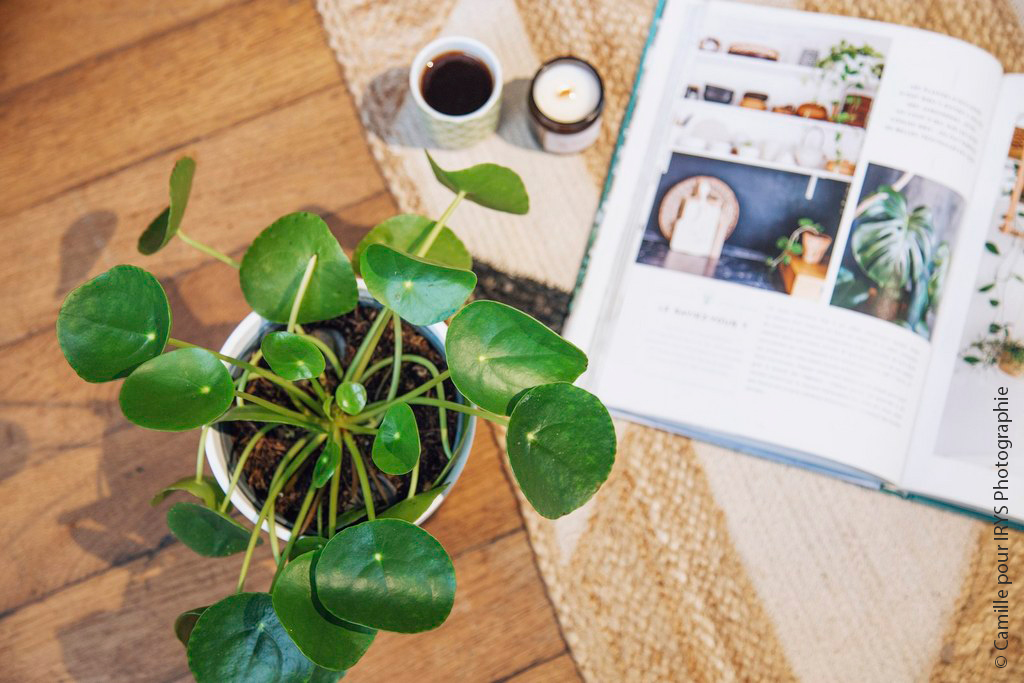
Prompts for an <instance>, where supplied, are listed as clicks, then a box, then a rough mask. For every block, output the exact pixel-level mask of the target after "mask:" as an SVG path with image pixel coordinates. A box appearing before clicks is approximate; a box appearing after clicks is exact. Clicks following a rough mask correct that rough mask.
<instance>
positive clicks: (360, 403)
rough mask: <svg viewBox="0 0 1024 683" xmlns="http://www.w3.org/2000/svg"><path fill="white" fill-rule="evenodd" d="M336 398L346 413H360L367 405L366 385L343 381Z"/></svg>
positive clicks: (335, 394)
mask: <svg viewBox="0 0 1024 683" xmlns="http://www.w3.org/2000/svg"><path fill="white" fill-rule="evenodd" d="M334 398H335V400H336V401H337V402H338V405H339V406H341V409H342V410H344V411H345V412H346V413H348V414H349V415H358V414H359V413H360V411H362V409H363V408H365V407H366V387H364V386H363V385H362V384H360V383H359V382H342V383H341V384H339V385H338V389H337V390H336V391H335V392H334Z"/></svg>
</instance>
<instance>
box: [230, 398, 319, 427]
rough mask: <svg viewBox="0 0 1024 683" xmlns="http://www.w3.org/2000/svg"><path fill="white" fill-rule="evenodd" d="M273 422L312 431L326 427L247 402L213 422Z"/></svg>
mask: <svg viewBox="0 0 1024 683" xmlns="http://www.w3.org/2000/svg"><path fill="white" fill-rule="evenodd" d="M238 421H241V422H273V423H277V424H283V425H295V426H296V427H302V428H303V429H306V430H309V431H311V432H322V431H324V428H323V427H322V426H320V425H318V424H316V423H314V422H307V421H305V420H300V419H299V418H297V417H290V416H288V415H282V414H281V413H277V412H274V411H273V410H268V409H267V408H264V407H262V406H254V405H250V404H246V405H244V406H234V407H232V408H230V409H229V410H228V411H227V412H226V413H224V414H223V415H221V416H220V417H218V418H217V419H216V420H213V422H238Z"/></svg>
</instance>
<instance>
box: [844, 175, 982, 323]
mask: <svg viewBox="0 0 1024 683" xmlns="http://www.w3.org/2000/svg"><path fill="white" fill-rule="evenodd" d="M963 209H964V199H963V197H961V196H960V195H959V194H957V193H956V192H954V191H953V190H951V189H949V188H948V187H946V186H944V185H942V184H940V183H937V182H935V181H933V180H929V179H927V178H922V177H921V176H918V175H915V174H913V173H910V172H907V171H901V170H898V169H894V168H887V167H885V166H879V165H876V164H870V165H869V166H868V169H867V172H866V173H865V175H864V184H863V186H862V188H861V193H860V197H859V199H858V203H857V210H856V212H855V215H854V223H853V228H852V230H851V232H850V237H849V239H848V240H847V242H846V250H845V253H844V254H843V259H842V262H841V264H840V267H839V272H838V274H837V276H836V284H835V288H834V289H833V291H832V305H833V306H839V307H842V308H848V309H850V310H854V311H857V312H859V313H865V314H867V315H871V316H874V317H876V318H881V319H882V320H888V321H889V322H892V323H895V324H897V325H900V326H901V327H904V328H906V329H908V330H911V331H913V332H915V333H917V334H919V335H921V336H922V337H924V338H925V339H929V338H930V337H931V331H932V328H933V326H934V323H935V315H936V312H937V311H938V307H939V304H940V302H941V297H942V288H943V286H944V284H945V281H946V274H947V273H948V271H949V263H950V254H951V249H952V248H953V246H954V241H955V238H956V234H957V231H958V229H959V227H960V221H961V218H962V216H963Z"/></svg>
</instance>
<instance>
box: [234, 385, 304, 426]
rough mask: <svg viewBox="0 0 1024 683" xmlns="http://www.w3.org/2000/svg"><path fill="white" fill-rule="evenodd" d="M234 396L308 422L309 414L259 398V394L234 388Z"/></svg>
mask: <svg viewBox="0 0 1024 683" xmlns="http://www.w3.org/2000/svg"><path fill="white" fill-rule="evenodd" d="M235 396H237V397H239V398H243V399H245V400H246V401H249V402H251V403H255V404H256V405H258V406H260V407H262V408H266V409H267V410H269V411H271V412H274V413H277V414H278V415H284V416H285V417H290V418H292V419H294V420H301V421H302V422H304V423H307V424H308V423H309V420H310V417H309V416H307V415H303V414H302V413H297V412H295V411H294V410H288V409H287V408H283V407H281V406H279V405H277V404H276V403H274V402H273V401H268V400H266V399H263V398H260V397H259V396H253V395H252V394H249V393H246V392H244V391H238V390H237V389H235ZM313 419H315V418H313Z"/></svg>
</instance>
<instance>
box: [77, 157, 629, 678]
mask: <svg viewBox="0 0 1024 683" xmlns="http://www.w3.org/2000/svg"><path fill="white" fill-rule="evenodd" d="M428 159H429V161H430V165H431V167H432V169H433V172H434V175H435V177H436V178H437V180H438V181H440V182H441V183H442V184H443V185H444V186H446V187H447V188H449V189H450V190H452V192H454V193H455V197H454V199H453V201H452V203H451V205H450V206H449V207H448V208H447V209H446V210H445V211H444V213H443V214H442V215H441V216H440V217H439V218H438V219H437V220H436V221H432V220H430V219H428V218H425V217H422V216H415V215H402V216H397V217H395V218H392V219H389V220H387V221H385V222H384V223H382V224H380V225H378V226H376V227H375V228H373V229H372V230H371V231H370V232H369V233H368V234H367V236H366V237H365V238H364V239H363V240H362V242H361V243H360V244H359V245H358V247H357V249H356V251H355V262H354V263H352V262H350V261H349V259H348V258H347V257H346V255H345V253H344V252H343V251H342V249H341V247H340V245H339V244H338V242H337V241H336V240H335V239H334V237H333V236H332V234H331V232H330V230H329V229H328V228H327V226H326V225H325V224H324V222H323V221H322V220H321V219H320V218H319V217H318V216H315V215H313V214H309V213H294V214H289V215H287V216H284V217H282V218H281V219H279V220H277V221H275V222H274V223H273V224H272V225H270V226H269V227H268V228H266V229H265V230H263V232H262V233H260V235H259V236H258V237H257V238H256V239H255V241H253V243H252V245H251V246H250V247H249V248H248V250H247V251H246V252H245V255H244V257H243V258H242V260H241V262H240V263H239V262H236V261H235V260H234V259H232V258H230V257H229V256H227V255H224V254H221V253H219V252H217V251H216V250H214V249H212V248H210V247H208V246H206V245H204V244H202V243H200V242H197V241H196V240H195V239H193V238H192V237H190V236H187V235H186V234H184V233H183V232H182V230H181V224H182V219H183V216H184V213H185V208H186V205H187V203H188V198H189V193H190V191H191V186H192V178H193V174H194V172H195V164H194V162H193V161H192V160H191V159H188V158H185V159H181V160H180V161H179V162H178V163H177V164H176V165H175V167H174V170H173V171H172V173H171V179H170V203H169V206H168V208H167V209H166V210H164V211H163V212H162V213H161V214H160V215H159V216H158V217H157V218H156V219H155V220H154V221H153V223H152V224H151V225H150V226H149V227H148V228H147V229H146V230H145V232H144V233H143V234H142V236H141V238H140V239H139V250H140V251H141V252H143V253H145V254H149V253H153V252H156V251H158V250H159V249H161V248H163V247H164V246H166V245H167V244H168V243H169V242H170V241H171V240H172V239H173V238H175V237H178V238H180V239H181V240H183V241H185V242H187V243H189V244H190V245H192V246H194V247H197V248H199V249H200V250H202V251H204V252H206V253H207V254H209V255H211V256H214V257H215V258H217V259H219V260H221V261H223V262H225V263H226V264H228V265H229V266H231V267H234V268H238V271H239V280H240V284H241V289H242V293H243V295H244V296H245V299H246V301H247V302H248V303H249V304H250V306H251V307H252V308H253V311H254V312H255V314H254V316H250V318H249V319H247V320H249V328H253V327H254V329H255V331H253V329H245V330H242V328H245V327H246V325H245V324H243V326H241V328H240V330H242V331H236V335H233V336H235V337H238V339H236V340H235V342H236V346H237V348H239V349H240V350H241V351H242V352H241V353H240V354H239V355H240V356H243V357H235V356H232V355H229V354H227V353H221V352H216V351H212V350H210V349H205V348H202V347H200V346H197V345H195V344H192V343H189V342H186V341H181V340H178V339H176V338H174V337H172V336H171V320H172V315H171V310H170V306H169V304H168V300H167V296H166V295H165V293H164V290H163V288H162V287H161V285H160V283H159V282H158V281H157V279H156V278H155V277H153V276H152V275H151V274H149V273H148V272H146V271H145V270H142V269H141V268H137V267H135V266H130V265H120V266H115V267H114V268H112V269H110V270H109V271H107V272H106V273H103V274H102V275H99V276H97V277H96V278H93V279H92V280H90V281H88V282H86V283H85V284H83V285H81V286H80V287H78V288H77V289H75V290H74V291H72V292H71V293H70V294H69V295H68V296H67V299H66V300H65V301H64V304H63V306H62V307H61V310H60V314H59V316H58V320H57V336H58V338H59V341H60V346H61V349H62V351H63V352H64V356H65V358H66V359H67V361H68V363H69V364H70V365H71V367H72V368H73V369H74V370H75V372H77V373H78V374H79V375H80V376H81V377H82V378H83V379H85V380H86V381H89V382H109V381H113V380H118V379H123V380H124V381H123V383H122V385H121V389H120V395H119V402H120V406H121V410H122V412H123V413H124V415H125V416H126V417H127V418H128V419H129V420H130V421H132V422H134V423H136V424H138V425H140V426H142V427H146V428H149V429H156V430H166V431H184V430H191V429H199V430H201V436H200V440H199V447H198V453H197V459H196V468H195V474H194V475H192V476H188V477H186V478H184V479H182V480H181V481H178V482H175V483H173V484H170V485H169V486H168V487H167V488H165V489H164V490H163V491H161V492H159V493H158V494H157V496H156V498H155V499H154V502H155V503H159V501H161V500H162V499H163V498H164V497H166V496H167V495H169V494H171V493H174V492H177V491H181V492H184V493H186V494H191V495H192V496H194V497H195V499H196V500H195V501H194V502H177V503H175V504H174V505H172V506H171V507H170V508H169V510H168V512H167V522H168V526H169V527H170V529H171V532H172V533H173V534H174V535H175V536H176V537H177V538H178V539H179V540H180V541H181V542H182V543H183V544H185V545H186V546H188V547H189V548H191V549H192V550H194V551H195V552H197V553H199V554H200V555H204V556H208V557H224V556H228V555H234V554H241V555H242V562H241V570H240V574H239V578H238V582H237V585H236V586H235V592H234V593H233V594H231V595H229V596H228V597H225V598H224V599H223V600H221V601H219V602H217V603H215V604H213V605H209V606H198V607H194V608H192V609H188V610H186V611H185V612H183V613H182V614H181V616H179V617H178V619H177V621H176V623H175V625H174V629H175V632H176V634H177V636H178V638H179V639H180V640H181V642H182V643H183V644H184V645H185V647H186V651H187V656H188V663H189V667H190V668H191V670H192V673H193V674H194V676H195V678H196V680H198V681H200V683H205V682H208V681H209V682H216V683H229V682H232V681H239V682H242V681H244V682H246V683H253V682H257V681H286V682H300V681H315V682H323V681H334V680H337V679H338V678H339V677H340V676H341V675H343V672H344V671H345V670H346V669H348V668H350V667H351V666H353V665H354V664H355V663H356V662H357V661H358V660H359V659H360V657H362V655H363V654H364V653H365V652H366V650H367V648H368V647H369V646H370V644H371V643H372V641H373V639H374V636H375V634H376V632H377V631H378V630H384V631H393V632H398V633H416V632H421V631H426V630H429V629H433V628H436V627H438V626H439V625H441V624H442V623H443V622H444V620H445V619H446V618H447V616H448V614H449V612H450V610H451V609H452V605H453V603H454V599H455V571H454V568H453V565H452V561H451V559H450V558H449V556H448V554H447V553H446V552H445V550H444V548H443V547H442V546H441V545H440V543H438V541H437V540H435V539H434V538H433V537H432V536H431V535H430V534H429V533H427V532H426V531H424V530H423V529H421V528H420V527H419V526H417V525H416V524H415V522H417V521H418V520H421V519H422V518H423V517H424V516H425V512H426V511H427V510H428V509H429V508H430V507H431V506H433V505H436V503H437V502H438V500H439V496H441V495H442V494H443V492H444V491H445V489H446V488H447V487H448V486H449V485H450V484H451V483H452V481H453V476H452V473H453V472H455V471H456V470H457V469H458V468H459V467H460V466H461V464H460V461H462V460H464V459H465V453H466V452H468V447H469V444H468V438H469V435H471V433H472V424H471V422H463V421H462V419H461V418H466V419H468V420H469V421H472V420H475V419H486V420H489V421H492V422H494V423H496V424H499V425H503V426H504V427H505V428H506V430H507V434H506V445H507V450H508V457H509V460H510V464H511V467H512V471H513V473H514V474H515V478H516V480H517V482H518V483H519V486H520V488H521V490H522V492H523V494H524V496H525V497H526V499H527V500H528V501H529V502H530V503H531V504H532V505H533V507H534V508H536V510H537V511H538V512H539V513H540V514H541V515H543V516H545V517H548V518H557V517H560V516H562V515H565V514H566V513H568V512H570V511H572V510H574V509H576V508H578V507H579V506H580V505H582V504H583V503H584V502H586V501H587V500H588V499H590V497H591V496H592V495H593V494H594V493H595V492H596V491H597V489H598V488H599V487H600V486H601V484H602V483H603V482H604V480H605V479H606V478H607V476H608V474H609V472H610V470H611V467H612V463H613V461H614V457H615V448H616V444H615V431H614V428H613V426H612V422H611V419H610V417H609V415H608V411H607V410H606V409H605V407H604V406H603V405H602V404H601V402H600V401H599V400H598V399H597V398H596V397H594V396H593V395H591V394H589V393H587V392H586V391H584V390H583V389H580V388H578V387H576V386H574V385H573V384H572V382H573V381H574V380H576V378H577V377H579V375H580V374H581V373H582V372H583V371H584V369H585V368H586V365H587V358H586V356H585V355H584V354H583V352H581V351H580V350H579V349H577V348H576V347H574V346H573V345H572V344H570V343H569V342H567V341H565V340H564V339H562V338H561V337H559V336H558V335H557V334H555V333H554V332H552V331H551V330H549V329H548V328H546V327H545V326H544V325H542V324H541V323H540V322H538V321H537V320H535V319H533V318H531V317H530V316H528V315H526V314H525V313H522V312H520V311H518V310H516V309H514V308H511V307H509V306H506V305H503V304H500V303H497V302H493V301H474V302H472V303H468V304H467V303H466V301H467V300H468V299H469V297H470V295H471V293H472V291H473V289H474V287H475V285H476V276H475V275H474V274H473V272H472V271H471V270H469V266H470V259H469V255H468V252H467V251H466V249H465V247H464V246H463V245H462V243H461V242H460V241H459V239H458V237H456V236H455V234H454V233H453V232H452V231H451V230H450V229H449V228H448V227H447V222H448V219H449V218H450V217H451V215H452V212H453V211H454V210H455V208H456V207H457V206H458V205H459V203H460V202H462V201H464V200H468V201H471V202H475V203H477V204H480V205H482V206H485V207H488V208H491V209H495V210H498V211H506V212H510V213H516V214H523V213H526V212H527V210H528V207H529V199H528V196H527V194H526V190H525V188H524V187H523V183H522V181H521V180H520V178H519V176H517V175H516V174H515V173H514V172H512V171H511V170H509V169H507V168H504V167H501V166H497V165H494V164H481V165H478V166H473V167H471V168H467V169H464V170H460V171H447V170H444V169H442V168H440V167H439V166H438V165H437V164H436V163H435V162H434V160H433V159H431V158H430V157H429V155H428ZM357 272H358V274H360V275H361V276H362V279H363V282H364V283H365V285H364V286H365V289H364V290H363V295H362V296H361V295H360V283H359V281H358V280H357V277H356V274H357ZM256 316H258V317H256ZM449 318H450V319H451V320H450V324H449V326H448V328H447V336H446V338H444V339H442V338H441V337H442V336H443V335H444V330H443V328H439V327H437V326H439V325H442V321H444V320H446V319H449ZM253 321H256V324H255V325H253ZM242 338H245V339H242ZM239 339H241V340H242V341H241V342H240V341H239ZM167 346H170V347H172V348H173V349H174V350H171V351H166V352H165V347H167ZM229 368H232V369H233V370H234V374H232V371H231V370H229ZM470 402H472V404H471V403H470ZM428 442H429V443H428ZM217 444H220V446H221V448H220V450H218V448H217ZM428 446H429V447H428ZM204 450H205V452H206V454H207V456H208V457H209V458H210V459H211V463H212V464H214V465H216V461H218V458H219V459H220V462H221V466H220V469H221V470H222V472H221V473H220V481H218V478H216V477H209V476H205V475H204V468H203V455H204ZM228 451H230V452H231V453H230V454H228ZM430 457H433V458H434V460H430ZM257 460H259V461H260V462H259V463H258V466H254V462H255V461H257ZM229 468H230V470H231V471H230V473H229ZM215 471H217V468H216V467H215ZM225 482H226V486H225V485H224V484H225ZM261 487H262V488H261ZM243 488H245V489H246V490H245V491H242V489H243ZM261 490H262V497H261V496H260V495H259V493H260V491H261ZM286 494H287V495H286ZM233 503H239V505H234V506H233ZM241 503H246V504H247V505H249V506H250V509H249V510H248V511H247V512H248V513H249V516H250V521H252V522H253V528H252V529H249V528H247V527H245V526H244V525H243V524H241V523H240V522H239V521H238V520H237V519H236V518H235V517H233V516H231V512H232V508H233V507H237V508H239V510H241V511H243V512H246V510H244V509H243V507H242V505H241ZM282 511H283V512H282ZM263 530H267V531H269V532H270V533H269V534H268V538H269V544H268V545H269V546H270V551H271V554H272V556H273V559H274V561H275V563H276V572H275V574H274V577H273V580H272V581H271V584H270V586H269V587H268V590H267V592H247V591H246V590H245V588H246V585H245V582H246V575H247V573H248V569H249V566H250V563H251V561H252V558H253V555H254V552H255V550H256V548H257V546H259V545H260V544H261V543H262V540H261V535H262V532H263ZM279 536H280V539H281V540H284V541H286V542H285V543H284V545H283V547H281V545H280V543H279V542H278V540H279V539H278V537H279Z"/></svg>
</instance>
